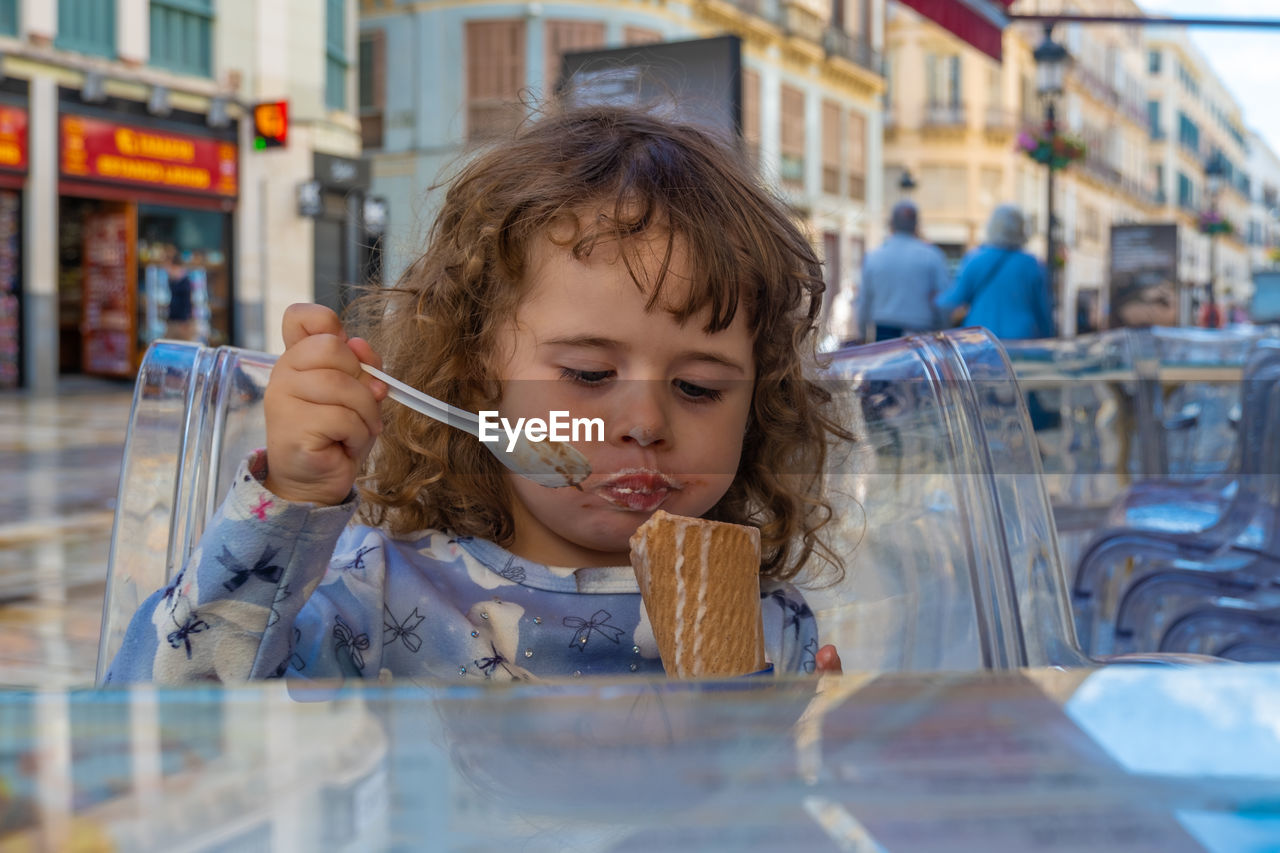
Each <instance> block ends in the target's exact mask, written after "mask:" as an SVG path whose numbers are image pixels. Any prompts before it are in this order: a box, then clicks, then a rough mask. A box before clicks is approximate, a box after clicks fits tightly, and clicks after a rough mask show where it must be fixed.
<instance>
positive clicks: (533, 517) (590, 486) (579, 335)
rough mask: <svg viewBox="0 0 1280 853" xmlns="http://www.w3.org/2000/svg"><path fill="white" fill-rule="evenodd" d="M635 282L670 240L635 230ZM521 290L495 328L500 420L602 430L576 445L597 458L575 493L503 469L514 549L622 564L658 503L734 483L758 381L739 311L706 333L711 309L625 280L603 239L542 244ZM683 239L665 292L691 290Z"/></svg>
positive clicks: (540, 557) (698, 501) (575, 561)
mask: <svg viewBox="0 0 1280 853" xmlns="http://www.w3.org/2000/svg"><path fill="white" fill-rule="evenodd" d="M631 239H632V242H631V244H630V245H631V248H632V249H633V250H636V255H637V257H636V258H633V264H634V265H635V266H636V271H637V273H638V276H639V277H640V279H641V281H649V280H652V279H651V278H650V276H656V274H657V272H658V270H660V269H661V256H662V253H663V251H664V250H665V236H664V237H659V238H654V237H645V236H644V235H641V236H639V237H634V238H631ZM530 260H531V263H530V266H529V280H528V284H529V285H530V287H531V289H530V292H529V295H528V297H527V298H526V299H525V300H524V302H523V303H522V304H521V306H520V308H519V309H518V310H517V312H516V317H515V319H514V321H513V323H512V325H511V326H509V327H508V328H507V329H506V330H504V333H503V346H502V347H501V348H500V352H501V353H502V354H503V355H500V356H499V359H498V364H499V376H500V377H501V378H502V380H503V397H502V402H501V404H500V409H501V414H502V417H504V418H506V419H508V420H509V421H510V422H511V423H512V424H514V423H515V420H516V418H519V417H523V418H541V419H542V420H544V421H546V420H549V419H550V413H551V412H552V411H567V412H568V413H569V415H568V417H569V418H572V419H578V418H599V419H600V420H601V421H603V424H604V430H603V440H597V439H600V435H599V434H598V433H594V432H593V434H592V435H591V439H592V440H585V433H580V435H579V440H577V441H572V442H571V443H572V444H573V445H574V446H575V447H576V448H577V449H578V450H579V451H581V452H582V454H583V455H584V456H586V457H587V459H588V461H589V462H590V463H591V476H590V477H588V478H587V480H586V481H585V482H584V483H583V484H582V489H583V490H582V491H577V490H576V489H572V488H561V489H549V488H545V487H543V486H539V485H537V484H535V483H532V482H530V481H529V480H526V479H524V478H523V477H519V476H516V475H514V474H510V473H509V472H508V474H507V476H508V477H509V478H510V484H511V488H512V492H513V494H514V505H513V506H512V508H511V509H512V514H513V516H514V520H515V541H514V543H513V544H512V546H511V550H512V551H513V552H514V553H516V554H518V555H519V556H521V557H524V558H525V559H528V560H534V561H536V562H540V563H546V564H548V565H551V566H565V567H570V568H581V567H584V566H617V565H626V564H627V562H628V554H629V545H628V541H627V540H628V539H629V538H630V536H631V534H632V533H634V532H635V530H636V528H637V527H639V526H640V525H641V524H642V523H643V522H644V521H645V520H646V519H648V518H649V516H650V515H652V514H653V513H654V511H656V510H657V509H658V508H659V507H661V508H662V509H665V510H666V511H668V512H671V513H675V514H677V515H687V516H701V515H702V514H703V513H705V512H707V511H708V510H709V509H711V507H712V506H714V505H715V503H716V502H717V501H718V500H719V499H720V498H721V497H722V496H723V495H724V493H725V492H726V491H727V490H728V489H729V486H730V485H731V484H732V483H733V478H734V476H735V475H736V473H737V470H738V460H739V457H740V456H741V454H742V439H743V435H744V434H745V432H746V429H747V417H748V412H749V411H750V407H751V396H752V388H753V385H754V380H755V363H754V359H753V357H752V340H751V335H750V333H749V331H748V329H747V323H746V319H745V317H744V313H745V312H744V311H743V310H741V309H740V310H739V311H738V312H737V315H736V316H735V317H734V320H733V323H732V324H731V325H730V327H729V328H728V329H725V330H724V331H722V332H718V333H716V334H714V335H708V334H706V333H705V332H703V331H702V330H703V327H704V326H705V325H706V322H707V314H705V313H703V314H698V315H696V316H694V317H692V318H691V319H690V320H689V321H688V322H687V323H686V324H685V325H683V326H682V325H680V324H679V323H677V322H676V320H675V318H674V317H673V316H672V315H671V314H670V313H669V312H668V311H667V310H666V308H665V307H664V306H663V305H662V304H659V305H657V306H655V307H654V309H653V310H652V311H651V312H646V311H645V310H644V305H645V302H646V299H647V297H646V295H645V293H642V292H641V291H640V290H639V289H638V288H637V287H636V284H635V282H634V281H633V280H632V277H631V273H630V272H629V271H628V269H627V266H626V264H625V263H624V262H623V260H622V257H621V255H620V253H619V252H618V247H617V245H616V244H613V243H603V242H602V243H599V244H597V245H596V247H595V250H594V251H593V252H592V254H591V255H590V256H589V257H587V258H585V259H583V260H577V259H575V258H574V257H573V256H572V255H571V254H570V253H569V251H568V250H566V249H563V248H561V247H559V246H556V245H555V244H553V243H551V242H550V241H549V240H542V241H538V242H537V245H536V247H535V249H534V250H533V252H532V257H531V259H530ZM686 270H687V264H686V263H685V255H684V253H683V249H682V248H681V246H680V243H679V242H678V241H677V244H676V251H675V254H674V256H673V258H672V262H671V264H670V268H669V271H668V275H667V279H666V282H665V283H664V285H663V297H664V301H666V300H667V299H670V300H672V302H673V303H674V304H679V300H682V299H683V298H684V296H685V295H686V292H687V289H688V286H689V284H688V277H687V275H686V272H685V271H686Z"/></svg>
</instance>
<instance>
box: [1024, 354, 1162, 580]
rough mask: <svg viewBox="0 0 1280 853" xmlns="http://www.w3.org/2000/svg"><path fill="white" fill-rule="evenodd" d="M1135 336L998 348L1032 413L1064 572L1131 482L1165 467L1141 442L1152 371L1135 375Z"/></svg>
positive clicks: (1157, 450) (1150, 400) (1151, 407)
mask: <svg viewBox="0 0 1280 853" xmlns="http://www.w3.org/2000/svg"><path fill="white" fill-rule="evenodd" d="M1138 334H1139V333H1138V332H1136V331H1134V330H1131V329H1115V330H1111V331H1107V332H1100V333H1098V334H1093V335H1081V336H1079V337H1075V338H1065V339H1056V338H1055V339H1047V340H1023V341H1002V342H1001V343H1002V344H1003V346H1004V348H1005V351H1006V352H1007V353H1008V355H1009V361H1010V362H1011V363H1012V364H1013V369H1014V372H1015V374H1017V377H1018V385H1019V386H1020V387H1021V388H1022V391H1023V395H1024V397H1025V399H1026V403H1027V407H1028V410H1029V411H1030V412H1031V416H1032V421H1031V422H1032V426H1033V427H1034V428H1035V431H1036V442H1037V444H1038V445H1039V448H1040V458H1041V463H1042V465H1043V466H1044V476H1045V484H1046V487H1047V488H1048V490H1049V500H1050V502H1051V503H1052V505H1053V512H1054V521H1055V522H1056V524H1057V527H1058V537H1059V543H1060V545H1061V547H1062V555H1063V561H1064V564H1065V565H1068V566H1072V565H1075V563H1076V560H1077V559H1078V557H1079V555H1080V552H1081V551H1082V550H1083V548H1084V546H1085V545H1086V544H1087V543H1088V541H1089V538H1090V537H1091V536H1092V535H1093V533H1094V531H1096V530H1097V528H1098V526H1099V525H1100V524H1101V523H1102V520H1103V519H1104V518H1105V517H1106V514H1107V512H1108V510H1109V509H1110V507H1111V505H1112V504H1113V503H1114V501H1115V500H1116V498H1117V497H1118V496H1119V495H1120V494H1122V493H1123V491H1124V489H1125V488H1126V487H1127V486H1128V484H1129V483H1130V481H1131V479H1132V478H1133V477H1134V476H1144V475H1146V474H1149V473H1158V472H1159V471H1161V470H1163V469H1164V467H1165V463H1164V459H1163V456H1162V455H1161V454H1162V447H1161V446H1159V445H1156V446H1155V447H1154V451H1155V452H1154V453H1153V452H1151V450H1152V447H1149V446H1148V444H1147V443H1145V442H1144V440H1143V439H1144V437H1145V434H1146V432H1147V429H1146V428H1145V424H1146V422H1147V420H1148V419H1150V418H1151V417H1152V416H1153V411H1154V406H1155V401H1154V399H1153V394H1152V388H1153V386H1152V383H1150V382H1146V381H1143V378H1144V377H1145V374H1146V373H1148V372H1151V368H1150V367H1147V368H1146V369H1145V371H1144V372H1140V371H1139V366H1140V365H1139V363H1138V361H1139V359H1138V348H1137V347H1136V346H1135V338H1136V336H1137V335H1138ZM1037 414H1038V415H1039V417H1037Z"/></svg>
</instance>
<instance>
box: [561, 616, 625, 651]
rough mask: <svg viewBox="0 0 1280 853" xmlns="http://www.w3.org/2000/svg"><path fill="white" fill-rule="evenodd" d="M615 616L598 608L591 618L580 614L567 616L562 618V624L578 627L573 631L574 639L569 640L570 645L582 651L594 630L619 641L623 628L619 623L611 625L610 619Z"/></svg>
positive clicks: (612, 641) (614, 641)
mask: <svg viewBox="0 0 1280 853" xmlns="http://www.w3.org/2000/svg"><path fill="white" fill-rule="evenodd" d="M612 618H613V614H612V613H610V612H609V611H608V610H597V611H596V612H595V613H592V614H591V618H590V619H582V618H581V617H579V616H566V617H564V619H563V620H562V624H563V625H564V626H565V627H566V628H576V629H577V630H576V631H574V632H573V639H572V640H570V641H569V647H570V648H573V649H577V650H578V651H582V647H583V646H585V645H586V644H587V641H588V640H590V639H591V634H592V633H593V632H596V631H598V632H600V635H601V636H602V637H604V638H605V639H606V640H608V641H609V642H611V643H617V642H618V638H619V637H621V636H622V633H623V632H622V629H621V628H619V627H618V626H617V625H610V624H609V620H610V619H612Z"/></svg>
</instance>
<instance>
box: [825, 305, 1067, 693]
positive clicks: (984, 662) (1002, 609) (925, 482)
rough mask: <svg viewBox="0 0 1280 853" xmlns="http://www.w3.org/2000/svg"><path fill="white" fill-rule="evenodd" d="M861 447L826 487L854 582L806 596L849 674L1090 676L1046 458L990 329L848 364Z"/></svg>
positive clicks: (839, 360)
mask: <svg viewBox="0 0 1280 853" xmlns="http://www.w3.org/2000/svg"><path fill="white" fill-rule="evenodd" d="M828 374H829V376H830V377H831V379H832V389H833V391H834V392H835V393H836V394H837V396H838V398H839V399H841V400H842V401H844V404H845V405H846V407H847V412H848V417H849V418H850V421H849V422H850V423H851V424H853V426H854V429H855V432H857V434H858V435H859V439H860V440H859V442H858V443H857V444H856V445H855V447H854V449H853V451H852V453H851V454H849V456H848V457H847V458H844V459H840V460H837V463H836V464H833V466H832V470H831V471H830V472H829V484H830V493H831V495H832V498H833V500H835V501H836V502H837V519H838V520H837V523H838V526H839V530H838V533H839V537H838V538H839V541H838V545H837V547H838V549H839V553H840V555H841V556H842V557H843V558H844V578H843V580H842V581H841V582H840V583H839V584H836V585H834V586H832V587H831V588H829V589H825V590H811V591H807V592H806V594H807V595H808V597H809V599H810V604H811V606H813V608H814V610H815V611H816V612H817V613H818V619H819V625H820V627H821V628H822V630H823V632H824V638H825V639H824V641H825V640H830V641H832V642H834V643H835V644H836V645H837V647H838V648H839V649H840V652H841V657H842V659H843V660H844V664H845V666H846V668H848V669H858V670H862V669H866V670H955V669H1005V668H1015V667H1023V666H1050V665H1079V664H1082V663H1086V662H1087V658H1085V656H1084V655H1083V653H1082V652H1080V650H1079V648H1078V646H1077V644H1076V641H1075V634H1074V628H1073V627H1072V622H1071V617H1070V611H1069V603H1068V601H1069V599H1068V593H1067V585H1066V579H1065V576H1064V573H1063V570H1062V563H1061V561H1060V558H1059V554H1058V547H1057V541H1056V532H1055V527H1054V522H1053V516H1052V511H1051V509H1050V505H1049V498H1048V493H1047V492H1046V490H1045V485H1044V479H1043V476H1042V474H1041V466H1040V457H1039V451H1038V449H1037V447H1036V443H1035V437H1034V434H1033V432H1032V430H1031V424H1030V419H1029V416H1028V413H1027V409H1026V406H1025V404H1024V402H1023V397H1022V394H1021V392H1020V390H1019V388H1018V385H1017V382H1016V380H1015V378H1014V374H1013V371H1012V368H1011V367H1010V364H1009V361H1008V359H1007V358H1006V356H1005V353H1004V350H1003V348H1002V347H1001V346H1000V344H999V343H998V342H997V341H996V340H995V339H994V338H993V337H992V336H991V335H990V333H988V332H987V331H985V330H982V329H965V330H958V331H950V332H944V333H940V334H936V335H928V336H918V337H911V338H904V339H901V340H896V341H888V342H885V343H879V344H873V345H870V346H864V347H857V348H853V349H847V350H842V351H839V352H837V353H834V354H833V362H832V364H831V366H830V368H829V370H828Z"/></svg>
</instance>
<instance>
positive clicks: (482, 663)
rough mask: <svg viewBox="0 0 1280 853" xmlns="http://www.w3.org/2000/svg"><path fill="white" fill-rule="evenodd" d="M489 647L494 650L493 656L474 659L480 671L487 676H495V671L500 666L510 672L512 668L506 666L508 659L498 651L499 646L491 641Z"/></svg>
mask: <svg viewBox="0 0 1280 853" xmlns="http://www.w3.org/2000/svg"><path fill="white" fill-rule="evenodd" d="M489 648H490V649H491V650H492V651H493V656H492V657H487V658H480V659H479V660H474V661H472V663H474V664H475V665H476V666H477V667H478V668H479V669H480V671H481V672H483V673H484V677H485V678H493V671H494V670H495V669H497V668H498V667H499V666H501V667H502V668H503V669H506V670H507V673H508V674H510V672H511V670H510V669H507V667H506V666H505V664H506V662H507V659H506V658H504V657H503V656H502V653H501V652H499V651H498V647H497V646H495V645H494V644H493V643H489Z"/></svg>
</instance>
